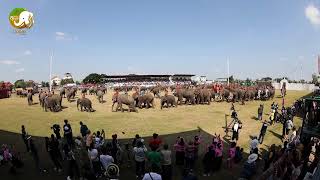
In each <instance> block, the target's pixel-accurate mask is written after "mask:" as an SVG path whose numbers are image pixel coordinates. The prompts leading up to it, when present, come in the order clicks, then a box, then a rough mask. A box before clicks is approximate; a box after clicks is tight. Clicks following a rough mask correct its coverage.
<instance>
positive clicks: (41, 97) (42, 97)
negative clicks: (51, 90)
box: [39, 92, 47, 108]
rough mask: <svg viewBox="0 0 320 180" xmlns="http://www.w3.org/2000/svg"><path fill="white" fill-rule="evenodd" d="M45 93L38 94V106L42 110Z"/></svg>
mask: <svg viewBox="0 0 320 180" xmlns="http://www.w3.org/2000/svg"><path fill="white" fill-rule="evenodd" d="M46 96H47V93H44V92H41V93H39V102H40V103H39V104H40V106H41V107H42V108H43V107H44V99H45V98H46Z"/></svg>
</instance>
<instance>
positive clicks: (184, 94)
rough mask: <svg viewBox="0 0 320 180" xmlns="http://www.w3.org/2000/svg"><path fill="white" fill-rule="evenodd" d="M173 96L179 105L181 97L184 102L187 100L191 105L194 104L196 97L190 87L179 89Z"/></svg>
mask: <svg viewBox="0 0 320 180" xmlns="http://www.w3.org/2000/svg"><path fill="white" fill-rule="evenodd" d="M174 96H176V97H178V100H177V104H179V105H181V104H182V101H183V98H185V104H187V103H188V102H189V103H191V104H192V105H194V104H195V102H196V98H195V94H194V90H192V89H181V90H178V91H177V92H175V93H174Z"/></svg>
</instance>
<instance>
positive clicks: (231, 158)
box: [227, 142, 237, 169]
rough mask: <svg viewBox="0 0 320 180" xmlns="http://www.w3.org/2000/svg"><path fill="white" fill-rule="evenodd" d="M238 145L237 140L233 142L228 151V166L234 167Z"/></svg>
mask: <svg viewBox="0 0 320 180" xmlns="http://www.w3.org/2000/svg"><path fill="white" fill-rule="evenodd" d="M236 146H237V144H236V143H235V142H232V143H231V147H230V149H229V151H228V160H227V166H228V168H230V169H231V168H232V166H233V163H234V157H235V156H236Z"/></svg>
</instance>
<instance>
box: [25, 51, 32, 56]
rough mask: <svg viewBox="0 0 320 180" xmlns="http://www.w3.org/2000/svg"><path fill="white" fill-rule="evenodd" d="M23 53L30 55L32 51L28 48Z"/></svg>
mask: <svg viewBox="0 0 320 180" xmlns="http://www.w3.org/2000/svg"><path fill="white" fill-rule="evenodd" d="M23 54H24V55H26V56H28V55H31V54H32V52H31V51H30V50H26V51H25V52H24V53H23Z"/></svg>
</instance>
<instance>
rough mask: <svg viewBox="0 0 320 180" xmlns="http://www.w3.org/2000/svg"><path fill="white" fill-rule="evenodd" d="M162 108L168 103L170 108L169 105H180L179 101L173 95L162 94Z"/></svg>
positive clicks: (167, 105)
mask: <svg viewBox="0 0 320 180" xmlns="http://www.w3.org/2000/svg"><path fill="white" fill-rule="evenodd" d="M160 99H161V102H160V104H161V109H162V108H163V107H164V105H165V104H166V107H167V108H169V105H170V106H171V107H173V106H175V107H178V106H177V101H176V98H175V97H174V96H172V95H166V96H162V97H161V98H160Z"/></svg>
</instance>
